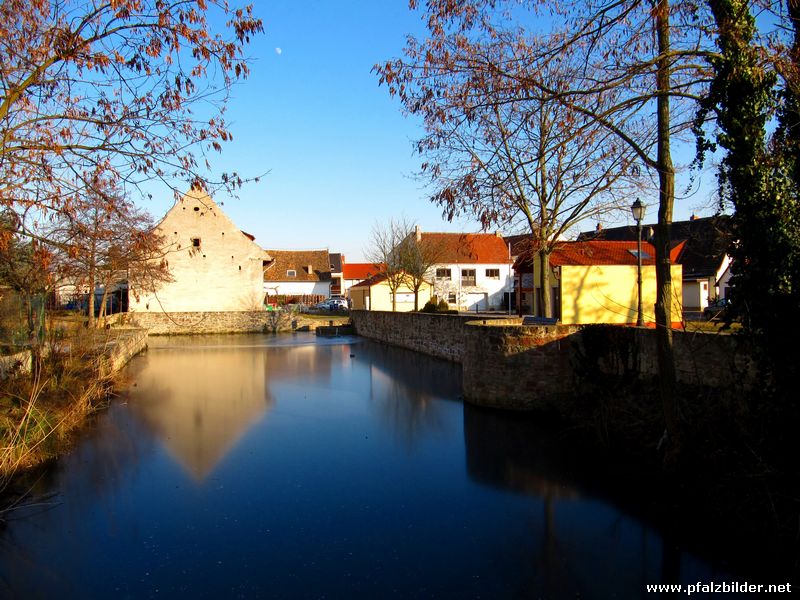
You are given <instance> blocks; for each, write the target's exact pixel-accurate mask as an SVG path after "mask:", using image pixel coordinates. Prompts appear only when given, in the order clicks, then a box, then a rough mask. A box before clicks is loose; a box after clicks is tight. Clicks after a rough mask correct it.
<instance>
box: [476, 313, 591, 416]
mask: <svg viewBox="0 0 800 600" xmlns="http://www.w3.org/2000/svg"><path fill="white" fill-rule="evenodd" d="M578 331H579V328H578V327H577V326H570V325H559V326H550V327H543V326H521V325H520V322H519V319H516V320H513V319H509V320H506V321H489V322H488V323H486V324H484V323H482V322H480V321H472V322H470V323H468V324H467V325H466V327H465V329H464V334H465V337H464V340H465V352H464V358H463V361H462V366H463V385H464V398H466V399H467V400H468V401H470V402H472V403H474V404H480V405H482V406H491V407H496V408H514V409H536V410H547V411H549V410H559V411H563V404H564V402H566V401H568V399H569V398H570V397H571V396H574V390H575V376H574V370H573V368H572V362H571V357H572V344H573V338H574V336H575V335H576V334H577V332H578Z"/></svg>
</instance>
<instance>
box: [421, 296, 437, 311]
mask: <svg viewBox="0 0 800 600" xmlns="http://www.w3.org/2000/svg"><path fill="white" fill-rule="evenodd" d="M438 309H439V305H438V304H437V303H436V298H431V299H430V300H428V301H427V302H426V303H425V306H423V307H422V311H421V312H424V313H435V312H436V311H437V310H438Z"/></svg>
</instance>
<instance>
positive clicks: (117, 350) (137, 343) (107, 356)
mask: <svg viewBox="0 0 800 600" xmlns="http://www.w3.org/2000/svg"><path fill="white" fill-rule="evenodd" d="M146 348H147V331H146V330H144V329H131V330H130V331H126V332H125V333H122V334H120V335H118V336H117V337H116V338H114V339H113V340H109V341H108V342H106V343H105V345H104V347H103V366H102V369H103V370H104V371H105V373H115V372H116V371H119V370H120V369H121V368H122V367H124V366H125V365H126V364H128V361H130V359H132V358H133V357H134V356H136V355H137V354H139V352H142V351H143V350H145V349H146Z"/></svg>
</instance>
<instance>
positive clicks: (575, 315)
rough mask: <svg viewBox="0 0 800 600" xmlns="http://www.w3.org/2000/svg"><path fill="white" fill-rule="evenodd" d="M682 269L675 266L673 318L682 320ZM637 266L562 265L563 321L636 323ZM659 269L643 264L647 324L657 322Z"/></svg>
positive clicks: (569, 323) (644, 305) (569, 322)
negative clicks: (657, 280) (657, 274)
mask: <svg viewBox="0 0 800 600" xmlns="http://www.w3.org/2000/svg"><path fill="white" fill-rule="evenodd" d="M681 279H682V268H681V266H680V265H672V315H673V316H672V320H673V321H680V320H681V310H682V308H681V296H682V282H681ZM637 299H638V295H637V290H636V266H635V265H594V266H576V265H564V266H562V267H561V322H562V323H564V324H565V325H573V324H587V323H635V322H636V312H637ZM655 303H656V272H655V267H654V266H644V267H642V308H643V311H644V320H645V322H646V323H653V322H655Z"/></svg>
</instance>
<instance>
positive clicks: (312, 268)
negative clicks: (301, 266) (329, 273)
mask: <svg viewBox="0 0 800 600" xmlns="http://www.w3.org/2000/svg"><path fill="white" fill-rule="evenodd" d="M306 269H308V274H309V275H311V274H312V273H313V272H314V267H312V266H311V265H308V266H307V267H306Z"/></svg>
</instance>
